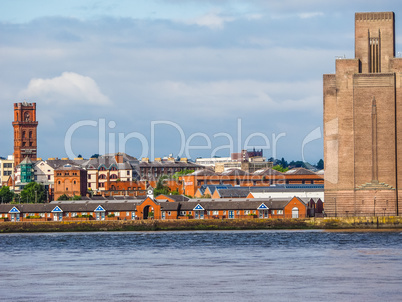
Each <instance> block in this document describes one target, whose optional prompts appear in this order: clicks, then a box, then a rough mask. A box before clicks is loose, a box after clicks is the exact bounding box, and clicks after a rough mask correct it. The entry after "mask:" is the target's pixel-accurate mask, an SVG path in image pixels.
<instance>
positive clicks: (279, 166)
mask: <svg viewBox="0 0 402 302" xmlns="http://www.w3.org/2000/svg"><path fill="white" fill-rule="evenodd" d="M272 169H274V170H276V171H279V172H286V171H288V170H289V168H284V167H282V166H281V165H275V166H273V167H272Z"/></svg>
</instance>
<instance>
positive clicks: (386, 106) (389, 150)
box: [324, 12, 402, 216]
mask: <svg viewBox="0 0 402 302" xmlns="http://www.w3.org/2000/svg"><path fill="white" fill-rule="evenodd" d="M401 85H402V58H395V21H394V13H393V12H378V13H356V15H355V58H353V59H337V60H336V73H335V74H326V75H324V162H325V212H326V213H327V214H328V216H382V215H398V214H399V213H401V210H402V208H401V206H402V201H401V202H399V196H401V197H402V191H401V190H402V89H401Z"/></svg>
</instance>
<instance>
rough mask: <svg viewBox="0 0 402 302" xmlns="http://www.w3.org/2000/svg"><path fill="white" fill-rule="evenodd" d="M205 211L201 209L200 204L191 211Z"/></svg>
mask: <svg viewBox="0 0 402 302" xmlns="http://www.w3.org/2000/svg"><path fill="white" fill-rule="evenodd" d="M204 210H205V209H204V208H203V207H202V205H200V204H197V205H196V206H195V207H194V209H193V211H204Z"/></svg>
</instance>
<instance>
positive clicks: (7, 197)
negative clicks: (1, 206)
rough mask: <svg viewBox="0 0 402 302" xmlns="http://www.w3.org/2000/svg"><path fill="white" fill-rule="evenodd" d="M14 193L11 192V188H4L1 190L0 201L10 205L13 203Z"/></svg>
mask: <svg viewBox="0 0 402 302" xmlns="http://www.w3.org/2000/svg"><path fill="white" fill-rule="evenodd" d="M13 198H14V192H13V191H11V190H10V187H7V186H4V187H2V188H1V189H0V201H1V202H4V203H9V202H11V201H13Z"/></svg>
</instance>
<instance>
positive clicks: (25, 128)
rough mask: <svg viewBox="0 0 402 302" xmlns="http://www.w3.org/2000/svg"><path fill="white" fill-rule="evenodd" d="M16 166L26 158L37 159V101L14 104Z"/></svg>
mask: <svg viewBox="0 0 402 302" xmlns="http://www.w3.org/2000/svg"><path fill="white" fill-rule="evenodd" d="M13 127H14V167H17V166H18V164H19V163H20V162H21V161H22V160H23V159H24V158H25V157H29V159H30V160H32V161H36V158H37V136H36V134H37V132H36V128H37V127H38V122H37V121H36V103H27V102H23V103H15V104H14V121H13Z"/></svg>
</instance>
